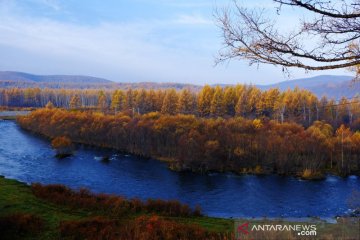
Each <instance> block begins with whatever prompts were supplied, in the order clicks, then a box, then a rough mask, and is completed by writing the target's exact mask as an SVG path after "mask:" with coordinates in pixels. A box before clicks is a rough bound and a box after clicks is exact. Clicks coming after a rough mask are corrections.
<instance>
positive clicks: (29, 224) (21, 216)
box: [0, 213, 44, 240]
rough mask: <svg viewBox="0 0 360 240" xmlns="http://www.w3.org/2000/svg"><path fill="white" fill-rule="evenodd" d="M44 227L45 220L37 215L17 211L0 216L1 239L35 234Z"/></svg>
mask: <svg viewBox="0 0 360 240" xmlns="http://www.w3.org/2000/svg"><path fill="white" fill-rule="evenodd" d="M43 227H44V222H43V220H42V219H41V218H40V217H38V216H35V215H32V214H27V213H16V214H12V215H8V216H5V217H1V218H0V233H1V234H0V238H1V239H4V240H5V239H16V238H19V239H21V238H22V237H23V236H28V235H31V236H35V235H37V234H39V233H40V232H41V230H42V229H43Z"/></svg>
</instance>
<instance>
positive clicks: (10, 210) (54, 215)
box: [0, 177, 233, 239]
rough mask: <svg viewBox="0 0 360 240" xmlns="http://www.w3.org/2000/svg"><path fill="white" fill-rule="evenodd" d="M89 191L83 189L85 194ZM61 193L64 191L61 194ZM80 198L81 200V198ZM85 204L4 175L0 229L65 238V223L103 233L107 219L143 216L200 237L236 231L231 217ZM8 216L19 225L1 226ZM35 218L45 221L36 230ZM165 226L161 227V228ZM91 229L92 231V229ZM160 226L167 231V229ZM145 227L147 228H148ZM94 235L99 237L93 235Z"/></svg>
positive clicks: (130, 219) (0, 188) (127, 219)
mask: <svg viewBox="0 0 360 240" xmlns="http://www.w3.org/2000/svg"><path fill="white" fill-rule="evenodd" d="M86 193H89V192H86ZM86 193H85V192H82V194H83V195H85V194H86ZM60 196H61V193H60V194H59V195H58V197H60ZM77 201H78V202H80V200H77ZM75 203H76V201H75ZM81 204H82V206H83V207H77V208H74V207H73V206H71V205H68V204H65V205H64V204H59V203H54V201H52V200H49V199H44V198H39V197H38V196H35V195H34V189H32V187H31V186H28V185H26V184H24V183H21V182H18V181H16V180H10V179H6V178H4V177H0V209H1V211H0V223H2V224H0V225H2V226H0V232H1V231H6V234H7V235H3V234H2V235H1V236H2V239H28V238H34V239H62V238H61V234H62V235H64V234H65V235H66V234H67V233H66V232H64V231H66V230H64V229H61V226H65V225H70V226H68V228H71V225H72V226H73V229H72V230H73V231H74V234H75V232H76V231H75V230H77V231H79V233H80V231H85V230H86V229H84V228H86V225H89V226H91V225H92V224H93V225H94V224H95V225H94V226H92V227H95V228H97V230H92V231H94V232H93V234H95V235H96V234H98V236H99V234H102V233H101V229H98V228H99V227H100V226H101V224H103V223H104V222H105V223H113V224H115V225H126V224H130V223H133V222H134V221H135V222H139V221H140V220H141V221H142V223H143V222H144V221H145V222H147V221H149V222H148V224H157V223H159V224H160V225H161V224H163V226H162V225H161V226H162V227H169V226H173V228H175V229H177V230H176V231H178V234H182V233H181V231H183V232H187V233H189V234H193V233H194V232H195V230H196V231H200V232H201V234H202V235H201V234H200V235H194V236H195V237H199V238H197V239H206V238H205V237H209V238H210V239H211V238H212V237H215V236H225V235H227V236H231V233H232V232H233V221H232V220H227V219H219V218H209V217H195V216H194V217H193V216H191V217H190V216H189V217H176V216H168V215H166V214H162V213H161V212H159V214H156V213H154V212H153V213H149V212H147V211H144V212H141V211H140V212H137V213H130V214H128V213H126V214H125V213H123V214H120V215H111V214H109V212H108V213H106V212H104V211H103V210H102V209H101V203H99V204H98V207H97V206H96V205H94V206H91V207H90V203H89V202H88V201H87V203H86V204H85V202H84V201H83V202H82V203H81ZM99 219H100V220H99ZM5 220H7V221H9V222H13V224H15V225H16V224H18V225H19V226H12V229H1V227H3V226H4V224H6V222H4V221H5ZM34 220H35V221H36V222H37V225H39V223H41V224H40V225H41V226H39V228H35V230H34V229H27V227H26V225H28V226H29V227H31V226H32V224H31V223H32V221H34ZM24 221H25V222H26V224H25V225H24V224H23V222H24ZM86 222H87V223H86ZM80 223H83V224H84V226H81V224H80ZM85 223H86V224H85ZM96 225H98V226H96ZM126 226H127V227H129V228H131V227H134V226H129V225H126ZM161 226H159V227H160V228H161ZM120 227H121V226H120ZM18 228H23V230H24V233H25V234H20V235H19V233H18V232H16V230H17V229H18ZM76 228H78V229H76ZM12 230H14V231H12ZM67 230H69V229H67ZM88 230H90V231H91V229H88ZM159 230H160V231H165V229H159ZM144 231H146V229H145V230H144ZM69 232H70V230H69ZM149 234H150V233H149ZM229 234H230V235H229ZM3 237H4V238H3ZM71 237H74V236H71V234H70V235H67V238H71ZM71 239H72V238H71ZM80 239H82V238H80ZM90 239H98V238H96V237H94V236H91V238H90ZM109 239H113V238H109ZM119 239H126V238H119ZM139 239H141V238H139ZM195 239H196V238H195ZM213 239H215V238H213Z"/></svg>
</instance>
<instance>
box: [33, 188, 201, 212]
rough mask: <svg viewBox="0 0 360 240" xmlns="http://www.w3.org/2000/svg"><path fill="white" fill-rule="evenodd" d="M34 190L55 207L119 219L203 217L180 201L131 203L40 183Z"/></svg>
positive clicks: (136, 200)
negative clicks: (133, 216) (140, 215)
mask: <svg viewBox="0 0 360 240" xmlns="http://www.w3.org/2000/svg"><path fill="white" fill-rule="evenodd" d="M31 189H32V192H33V193H34V195H35V196H36V197H38V198H41V199H44V200H48V201H50V202H53V203H55V204H60V205H65V206H69V207H72V208H82V209H87V210H92V211H101V212H103V213H106V214H108V215H111V216H117V217H119V216H121V215H124V214H127V213H138V212H141V211H146V212H149V213H157V214H162V215H166V216H173V217H176V216H182V217H188V216H201V209H200V208H199V207H197V208H196V209H195V210H192V209H191V208H190V207H189V206H188V205H186V204H181V203H180V202H179V201H176V200H172V201H164V200H160V199H148V200H147V201H146V202H143V201H141V200H140V199H137V198H135V199H131V200H129V199H126V198H125V197H122V196H115V195H108V194H94V193H91V192H90V191H89V190H87V189H80V190H79V191H74V190H71V189H70V188H67V187H65V186H63V185H47V186H43V185H41V184H39V183H34V184H32V185H31Z"/></svg>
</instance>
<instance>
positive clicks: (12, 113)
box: [0, 109, 31, 120]
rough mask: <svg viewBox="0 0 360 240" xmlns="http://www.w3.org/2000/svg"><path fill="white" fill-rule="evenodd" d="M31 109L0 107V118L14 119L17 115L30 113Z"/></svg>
mask: <svg viewBox="0 0 360 240" xmlns="http://www.w3.org/2000/svg"><path fill="white" fill-rule="evenodd" d="M30 112H31V110H26V109H25V110H22V109H0V120H16V118H17V117H20V116H26V115H28V114H30Z"/></svg>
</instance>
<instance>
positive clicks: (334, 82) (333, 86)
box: [0, 71, 360, 99]
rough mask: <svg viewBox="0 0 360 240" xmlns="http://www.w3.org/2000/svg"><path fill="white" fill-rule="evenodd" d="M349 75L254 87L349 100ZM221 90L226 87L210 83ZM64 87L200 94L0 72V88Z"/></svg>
mask: <svg viewBox="0 0 360 240" xmlns="http://www.w3.org/2000/svg"><path fill="white" fill-rule="evenodd" d="M352 79H353V77H352V76H335V75H320V76H316V77H312V78H302V79H295V80H287V81H283V82H279V83H276V84H270V85H257V87H258V88H259V89H261V90H268V89H270V88H279V90H281V91H285V90H287V89H294V88H296V87H299V88H300V89H305V90H309V91H311V92H312V93H314V94H315V95H316V96H317V97H318V98H321V97H322V96H327V97H328V98H333V99H340V98H341V97H346V98H352V97H354V96H355V95H356V94H357V93H359V92H360V83H359V82H353V81H352ZM215 85H219V86H222V87H226V86H229V85H224V84H214V86H215ZM14 87H15V88H36V87H39V88H55V89H59V88H64V89H125V90H126V89H130V88H131V89H142V88H143V89H168V88H174V89H176V90H182V89H184V88H187V89H190V90H193V91H200V90H201V88H202V86H199V85H194V84H184V83H157V82H135V83H134V82H133V83H130V82H114V81H110V80H107V79H103V78H97V77H91V76H77V75H34V74H29V73H22V72H11V71H0V88H14Z"/></svg>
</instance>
